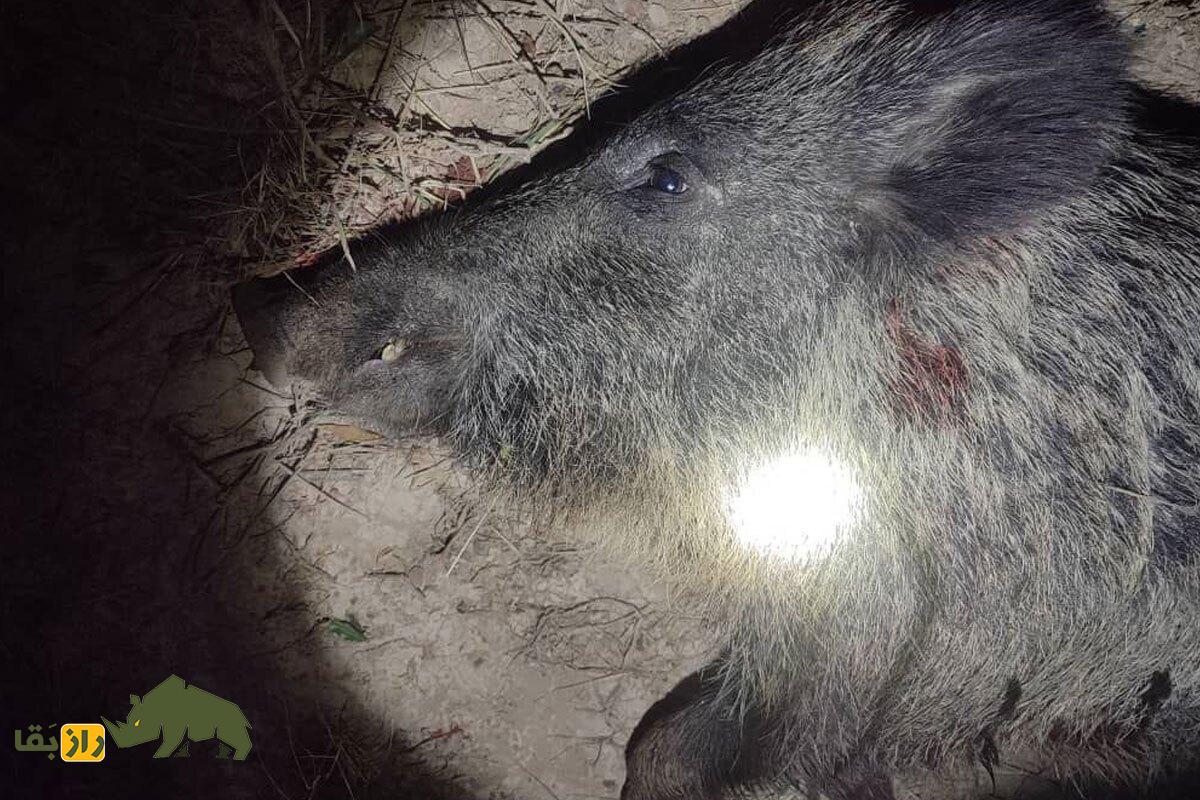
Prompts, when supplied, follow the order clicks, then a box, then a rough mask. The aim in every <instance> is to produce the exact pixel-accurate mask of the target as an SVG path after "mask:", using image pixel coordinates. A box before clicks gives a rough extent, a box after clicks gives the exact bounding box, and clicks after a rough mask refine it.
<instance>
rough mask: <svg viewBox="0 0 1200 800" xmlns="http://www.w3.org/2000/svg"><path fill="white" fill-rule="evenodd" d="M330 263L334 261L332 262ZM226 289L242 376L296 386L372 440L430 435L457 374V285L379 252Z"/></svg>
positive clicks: (359, 251) (385, 247) (418, 257)
mask: <svg viewBox="0 0 1200 800" xmlns="http://www.w3.org/2000/svg"><path fill="white" fill-rule="evenodd" d="M339 256H340V254H339ZM355 261H356V262H357V266H355V265H353V264H350V263H349V262H348V260H347V259H343V258H340V257H338V258H330V259H328V260H326V261H325V262H323V263H318V264H314V265H311V266H306V267H302V268H298V269H294V270H291V271H290V272H287V273H282V274H280V275H277V276H274V277H271V278H254V279H251V280H249V281H246V282H244V283H241V284H239V285H237V286H234V287H233V290H232V300H233V310H234V313H235V314H236V315H237V318H238V322H239V323H240V324H241V327H242V332H243V334H244V335H245V337H246V341H247V343H248V344H249V345H250V349H251V351H252V352H253V355H254V360H253V364H252V366H253V367H254V368H255V369H258V370H259V371H260V372H262V373H263V375H264V377H265V378H266V379H267V380H268V381H269V382H270V383H271V385H272V386H274V387H275V388H277V389H281V390H286V389H288V388H290V386H291V384H292V383H293V382H300V383H302V384H304V385H305V386H306V387H307V388H310V389H313V390H315V393H316V394H317V395H318V396H320V397H322V398H323V399H324V400H325V401H327V402H328V403H330V404H331V405H332V406H334V407H336V408H337V409H338V410H339V411H340V412H343V413H348V414H350V415H352V416H356V417H359V418H360V419H362V420H364V421H366V422H367V423H368V424H370V425H371V426H372V427H373V428H374V429H376V430H379V431H380V432H381V433H386V434H391V435H394V436H403V435H405V434H408V433H413V432H415V431H418V430H421V431H429V430H437V429H438V425H439V424H440V422H441V421H442V420H444V418H445V416H446V413H447V410H448V406H449V404H450V398H451V396H452V395H453V387H454V385H455V382H456V380H457V377H458V375H459V374H460V369H459V366H460V363H461V354H462V350H463V346H464V342H465V338H466V337H465V334H464V330H465V323H464V316H463V311H462V303H461V302H460V297H461V295H462V291H463V289H462V282H461V281H460V280H458V279H456V278H455V277H454V276H453V274H452V273H451V272H450V271H449V270H446V269H442V268H436V266H434V267H431V266H429V265H428V262H430V261H433V262H436V259H433V258H430V257H429V254H428V252H427V251H420V252H416V253H414V254H412V255H410V256H408V257H404V256H401V255H398V254H397V252H396V250H395V248H394V246H393V245H392V244H391V243H389V242H382V243H381V242H380V241H378V240H375V241H367V242H362V243H358V245H357V246H356V248H355Z"/></svg>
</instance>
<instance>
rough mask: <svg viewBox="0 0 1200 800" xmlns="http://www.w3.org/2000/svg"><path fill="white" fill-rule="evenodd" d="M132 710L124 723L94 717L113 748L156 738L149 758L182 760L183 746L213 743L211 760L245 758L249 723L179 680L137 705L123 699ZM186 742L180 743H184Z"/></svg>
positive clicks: (133, 697)
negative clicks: (214, 749)
mask: <svg viewBox="0 0 1200 800" xmlns="http://www.w3.org/2000/svg"><path fill="white" fill-rule="evenodd" d="M129 702H130V704H131V705H132V706H133V707H132V708H130V709H129V716H127V717H126V718H125V722H110V721H109V720H108V719H106V718H105V717H100V719H101V721H103V722H104V727H105V728H107V729H108V734H109V738H111V739H112V740H113V741H114V742H116V745H117V747H120V748H125V747H133V746H135V745H139V744H145V743H146V742H149V741H153V740H155V739H157V738H158V737H159V735H160V734H161V735H162V744H160V745H159V746H158V749H157V750H155V751H154V757H155V758H166V757H167V756H170V755H187V754H188V752H187V742H189V741H191V742H202V741H207V740H208V739H212V738H213V737H216V739H217V758H228V757H229V755H230V753H231V752H232V754H233V758H234V760H236V761H244V760H245V759H246V754H247V753H249V752H250V733H249V728H250V723H249V721H247V719H246V716H245V715H244V714H243V713H242V709H240V708H239V707H238V706H237V705H235V704H234V703H231V702H229V701H228V700H225V699H223V698H220V697H217V696H216V695H215V694H212V693H211V692H206V691H204V690H203V689H201V688H199V687H197V686H188V685H187V683H186V682H185V681H184V680H183V678H181V677H179V676H178V675H172V676H171V677H169V678H167V679H166V680H165V681H163V682H162V683H160V684H159V685H158V686H155V687H154V688H153V689H151V690H150V691H149V692H147V693H146V696H145V697H144V698H141V699H139V698H138V696H137V695H136V694H131V695H129ZM185 738H186V741H185Z"/></svg>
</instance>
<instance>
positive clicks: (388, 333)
mask: <svg viewBox="0 0 1200 800" xmlns="http://www.w3.org/2000/svg"><path fill="white" fill-rule="evenodd" d="M1127 60H1128V58H1127V52H1126V44H1125V42H1124V41H1123V39H1122V37H1121V36H1120V35H1119V33H1118V31H1117V28H1116V25H1115V23H1114V22H1113V21H1112V20H1111V19H1110V18H1109V17H1108V16H1107V15H1105V14H1104V13H1103V12H1102V11H1100V10H1099V9H1098V8H1097V6H1096V4H1094V3H1091V2H1068V0H1009V1H1008V2H983V0H975V2H965V3H951V2H943V3H928V2H926V3H915V2H889V1H888V0H863V1H862V2H856V1H851V0H847V1H846V2H834V3H823V4H818V5H817V6H815V7H814V8H813V9H811V10H808V11H805V12H804V13H802V14H794V15H793V16H792V17H790V18H789V21H788V22H787V23H786V24H781V25H780V32H779V34H778V36H777V37H776V38H774V39H772V40H770V41H769V42H768V43H766V44H765V46H764V47H763V48H761V52H759V53H757V54H756V55H753V56H751V57H749V58H744V59H738V60H732V61H730V62H729V63H726V64H724V65H722V66H718V67H716V68H714V69H713V70H711V71H709V72H708V73H707V74H705V75H704V76H703V77H702V78H701V79H700V80H699V81H697V82H695V83H694V84H692V85H691V86H689V87H688V88H686V89H685V90H683V91H682V92H681V93H679V94H677V95H675V96H672V97H669V98H667V99H664V100H663V101H662V102H661V103H659V104H658V105H656V106H654V107H653V108H651V109H650V110H648V111H646V112H644V113H642V114H641V115H640V116H638V117H637V118H636V119H634V120H633V121H632V122H631V123H630V124H629V125H627V126H625V127H624V128H622V129H621V130H619V131H618V132H616V133H615V134H613V135H611V136H610V137H609V138H607V139H606V140H604V141H603V142H601V143H600V144H598V145H596V146H594V147H591V148H590V149H589V150H588V151H587V152H585V153H584V154H583V155H581V156H579V157H578V159H577V160H576V161H575V162H574V163H572V164H569V165H567V166H565V167H562V168H559V169H556V170H555V171H553V172H551V173H549V174H545V175H542V176H541V177H539V178H537V179H536V180H534V181H532V182H530V183H528V184H526V185H525V186H524V187H523V188H519V189H516V190H513V191H510V192H508V193H504V194H498V195H496V196H493V197H489V198H486V199H484V200H482V201H480V202H478V203H475V204H473V205H469V206H468V207H467V208H465V209H463V210H461V211H459V212H456V213H454V214H449V215H446V216H443V217H441V218H438V219H433V220H426V221H423V222H419V223H417V224H416V225H410V226H406V227H403V228H396V229H387V230H384V231H382V232H381V233H380V234H379V236H377V237H374V239H373V240H372V241H367V242H362V243H360V244H359V245H358V249H357V251H356V258H355V262H356V271H355V272H353V273H350V272H348V271H347V270H346V269H345V268H344V267H343V268H341V270H340V272H325V273H323V274H322V275H321V276H320V277H315V273H313V275H314V277H304V276H303V275H297V276H296V277H297V278H298V279H299V280H300V281H302V282H305V284H306V286H305V294H301V293H298V292H295V291H289V292H287V293H285V294H279V293H278V292H277V291H276V290H274V289H272V290H270V291H267V290H264V289H262V288H261V287H257V288H253V289H244V290H239V291H240V292H241V296H240V297H239V298H237V300H236V302H237V304H238V306H239V308H238V310H239V314H240V316H241V317H242V319H243V324H244V326H245V327H246V329H247V334H248V336H249V338H250V339H251V343H252V344H253V345H254V347H255V350H256V354H257V356H258V357H259V358H260V360H262V361H264V362H274V363H275V366H276V371H277V374H280V375H282V374H285V373H287V374H292V375H299V376H302V377H304V378H307V379H309V380H312V381H314V382H315V383H316V385H317V386H318V387H319V388H320V389H321V390H322V391H323V392H324V393H326V394H327V395H328V396H329V398H330V401H331V402H332V403H333V404H335V405H337V406H339V407H342V408H344V409H346V410H349V411H353V412H357V413H360V414H362V415H363V416H365V417H367V418H369V419H371V420H373V421H374V422H375V423H376V424H377V425H381V426H383V427H385V428H387V429H389V430H394V431H396V432H397V433H402V432H404V431H409V430H412V429H414V428H417V427H423V428H427V429H431V430H433V431H435V432H437V433H439V434H441V435H442V436H444V437H445V438H446V439H448V440H449V441H450V442H451V443H453V445H454V446H455V447H456V448H457V449H458V451H459V452H460V453H461V455H462V456H463V458H464V460H466V461H467V462H468V463H471V464H474V465H475V466H477V467H479V468H480V469H481V470H482V472H483V473H484V474H485V475H494V476H499V477H500V478H502V479H503V481H504V482H505V483H506V484H507V485H509V486H510V487H513V491H514V493H515V494H516V495H518V496H519V497H521V498H522V499H525V500H528V501H529V502H530V503H531V504H534V505H537V506H539V507H541V508H553V509H555V510H556V511H559V512H561V513H562V514H563V516H564V518H565V519H568V520H570V521H574V522H579V521H584V522H586V524H587V525H588V526H589V527H590V528H592V529H593V530H594V531H596V532H598V534H599V536H600V538H601V539H603V540H605V541H607V542H608V543H610V544H612V546H613V547H614V548H616V549H617V550H619V551H621V552H623V553H625V554H626V555H627V556H630V557H632V558H635V559H639V560H641V561H644V562H647V563H651V564H653V565H654V566H656V567H657V568H659V569H660V570H662V571H663V572H664V573H665V574H668V575H669V576H671V577H672V578H674V579H676V580H679V581H682V582H686V583H688V584H690V585H692V586H694V587H699V588H701V589H702V590H703V591H704V592H706V593H707V594H708V595H709V596H710V597H712V598H713V599H714V606H715V607H718V608H720V609H722V610H723V618H724V619H725V620H726V621H727V623H728V626H729V628H728V629H729V636H728V641H729V644H728V647H727V648H726V650H725V652H724V653H723V655H722V656H721V658H720V659H719V660H718V661H717V662H716V663H714V664H713V665H712V666H710V667H709V668H708V669H706V670H704V671H702V672H701V673H697V675H694V676H692V677H691V678H689V679H688V680H687V681H685V682H684V683H683V684H681V686H680V687H679V689H677V690H676V691H675V692H673V693H672V695H670V696H668V697H667V698H664V700H663V701H662V702H660V703H659V704H658V705H656V706H655V708H654V709H652V710H651V712H650V713H649V714H647V716H646V718H645V719H644V720H643V722H642V724H641V725H639V727H638V729H637V730H636V731H635V733H634V735H633V736H632V737H631V740H630V746H629V751H628V768H629V774H628V779H627V783H626V786H625V790H624V792H623V795H622V796H623V797H624V798H626V799H627V800H652V799H653V800H657V799H659V798H662V799H663V800H667V799H669V798H680V799H682V798H709V797H719V796H722V795H723V794H725V793H726V792H728V791H730V790H733V789H736V788H738V787H742V788H746V787H753V786H768V785H773V784H774V783H777V782H783V783H790V784H793V785H798V786H802V787H804V788H805V789H806V790H810V791H818V790H819V791H822V792H825V793H826V794H827V795H830V796H834V797H838V796H850V795H852V794H854V793H855V792H861V791H863V790H862V787H863V786H868V785H870V784H871V782H872V781H873V780H874V778H873V776H877V775H887V774H896V773H899V772H902V771H904V770H908V769H916V768H921V769H933V770H937V769H942V768H947V769H949V768H951V767H952V766H953V765H955V764H961V763H969V762H982V763H983V764H984V766H990V765H991V764H994V763H995V762H996V761H997V759H998V758H999V757H1000V756H1001V755H1003V754H1005V753H1007V752H1015V751H1020V752H1023V753H1031V754H1033V756H1034V760H1035V761H1036V762H1037V763H1038V764H1039V765H1040V766H1041V767H1042V768H1043V769H1045V770H1048V771H1051V772H1053V773H1054V774H1056V775H1060V776H1063V777H1065V778H1068V779H1071V780H1077V781H1080V782H1081V783H1086V782H1089V781H1099V782H1101V783H1103V784H1104V785H1108V786H1122V787H1127V788H1131V789H1133V790H1136V789H1137V787H1140V786H1149V785H1152V784H1153V783H1154V782H1155V781H1159V780H1161V779H1162V778H1163V776H1164V775H1167V774H1173V773H1174V772H1176V771H1180V770H1186V769H1188V768H1190V767H1191V766H1192V761H1193V759H1194V758H1195V754H1196V753H1197V752H1198V749H1200V627H1198V626H1197V624H1196V620H1197V619H1200V582H1198V581H1197V566H1196V558H1195V555H1196V552H1197V545H1198V544H1200V466H1198V463H1197V460H1198V456H1200V334H1198V333H1197V332H1198V331H1200V159H1198V156H1197V154H1198V152H1200V150H1198V149H1197V146H1198V144H1200V141H1198V140H1196V139H1194V138H1189V134H1188V133H1187V132H1185V131H1183V130H1180V129H1173V128H1172V125H1173V123H1172V124H1165V123H1164V119H1165V117H1162V115H1161V114H1156V112H1155V109H1156V108H1161V107H1162V106H1163V104H1164V103H1165V104H1167V106H1170V107H1172V108H1174V109H1175V110H1176V111H1178V112H1180V113H1183V112H1186V113H1188V114H1193V113H1194V112H1195V109H1193V108H1190V107H1185V106H1184V105H1183V104H1181V103H1178V102H1177V101H1171V100H1169V99H1164V98H1161V97H1158V96H1155V95H1152V94H1151V93H1149V92H1147V91H1145V90H1143V89H1141V88H1138V87H1136V86H1134V85H1133V84H1132V83H1130V82H1129V79H1128V76H1127V66H1128V65H1127ZM1172 103H1175V105H1174V106H1171V104H1172ZM1175 127H1176V128H1178V127H1179V126H1175ZM663 168H667V169H669V170H671V172H672V174H674V175H676V176H677V177H680V178H681V179H682V180H683V181H684V182H685V183H686V185H687V190H686V191H685V192H682V193H671V192H664V191H662V190H661V189H660V188H656V187H655V185H654V175H655V174H657V173H656V170H661V169H663ZM389 341H392V342H393V343H394V344H393V346H394V347H397V348H399V350H402V351H403V353H404V354H403V357H401V358H399V359H396V360H394V361H393V360H391V359H386V360H385V359H383V358H380V357H379V355H380V352H381V348H382V347H383V346H384V345H385V344H386V343H387V342H389ZM797 448H818V449H820V450H821V451H824V452H826V453H829V454H832V455H833V456H835V457H836V458H838V459H839V460H840V461H842V462H843V463H845V464H846V465H848V467H849V468H850V469H851V470H852V471H853V472H854V474H855V475H856V476H857V479H858V482H859V484H860V486H861V487H862V496H863V504H862V508H861V509H860V510H859V513H858V515H857V517H856V521H855V523H854V525H853V526H852V527H851V528H850V529H849V530H848V531H846V532H845V533H844V535H843V536H842V538H841V539H840V540H839V541H838V543H837V544H836V545H835V546H834V547H833V549H832V551H831V552H829V553H827V554H825V555H823V556H822V557H820V558H816V557H814V558H812V559H810V560H809V561H807V562H801V563H795V562H784V561H780V560H777V559H772V558H771V557H765V556H761V555H754V554H752V553H748V552H746V551H744V550H742V549H740V548H739V547H737V546H736V544H735V542H734V537H733V536H732V533H731V530H730V524H729V522H728V521H727V519H726V517H727V513H726V509H727V501H726V498H727V497H728V496H729V492H730V487H735V486H737V485H738V484H739V481H740V480H742V478H743V477H744V476H745V474H746V471H747V470H748V469H750V468H751V467H752V466H753V465H754V464H757V463H762V462H763V461H764V460H767V459H770V458H771V457H773V456H776V455H779V454H782V453H786V452H790V451H793V450H795V449H797ZM797 513H800V514H802V513H803V510H802V509H801V510H798V512H797Z"/></svg>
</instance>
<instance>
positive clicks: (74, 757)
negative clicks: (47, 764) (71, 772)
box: [58, 722, 108, 764]
mask: <svg viewBox="0 0 1200 800" xmlns="http://www.w3.org/2000/svg"><path fill="white" fill-rule="evenodd" d="M107 738H108V737H107V734H106V732H105V730H104V726H103V725H101V724H100V723H98V722H68V723H65V724H63V725H62V726H60V727H59V736H58V754H59V756H60V757H61V758H62V760H63V761H66V762H68V763H73V764H79V763H91V764H94V763H95V762H97V761H103V760H104V746H105V745H106V744H107V741H106V739H107Z"/></svg>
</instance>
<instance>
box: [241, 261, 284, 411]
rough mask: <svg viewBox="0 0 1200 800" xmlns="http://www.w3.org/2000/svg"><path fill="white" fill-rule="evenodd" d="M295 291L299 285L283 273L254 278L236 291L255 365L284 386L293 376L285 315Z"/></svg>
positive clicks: (279, 384)
mask: <svg viewBox="0 0 1200 800" xmlns="http://www.w3.org/2000/svg"><path fill="white" fill-rule="evenodd" d="M295 292H296V288H295V286H293V285H291V284H290V283H288V280H287V278H285V277H284V276H282V275H277V276H275V277H273V278H254V279H252V280H249V281H246V282H245V283H241V284H238V285H237V286H235V287H233V292H232V294H233V311H234V313H235V314H236V315H237V318H238V322H239V323H240V324H241V326H242V333H243V334H244V335H245V337H246V342H247V343H248V344H249V345H250V350H251V352H253V353H254V364H253V366H254V368H255V369H257V370H259V371H260V372H262V374H263V375H264V376H265V377H266V379H267V380H268V381H270V382H271V385H272V386H275V387H276V388H280V389H282V388H284V387H286V386H287V385H288V383H289V382H290V380H291V376H289V375H288V370H287V352H288V349H289V345H290V344H291V343H290V341H289V337H288V333H287V329H286V328H285V327H284V326H283V318H284V310H285V308H286V306H287V305H288V303H289V302H291V295H292V294H294V293H295Z"/></svg>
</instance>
